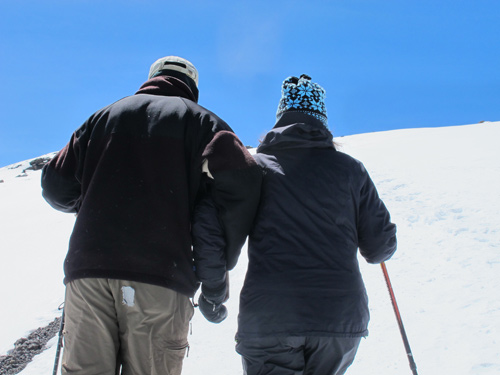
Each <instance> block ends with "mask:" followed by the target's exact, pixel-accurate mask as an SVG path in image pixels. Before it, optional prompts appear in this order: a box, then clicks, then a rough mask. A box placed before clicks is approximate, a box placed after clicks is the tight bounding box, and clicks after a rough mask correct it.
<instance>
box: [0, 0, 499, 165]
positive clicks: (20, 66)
mask: <svg viewBox="0 0 500 375" xmlns="http://www.w3.org/2000/svg"><path fill="white" fill-rule="evenodd" d="M499 20H500V1H498V0H490V1H483V0H469V1H461V0H454V1H448V0H433V1H428V0H364V1H361V0H359V1H358V0H328V1H326V0H307V1H305V0H303V1H294V0H287V1H283V0H266V1H260V0H253V1H238V0H232V1H226V0H219V1H210V0H197V1H194V0H193V1H191V0H178V1H152V0H151V1H148V0H122V1H106V0H94V1H92V0H87V1H82V0H71V1H68V0H59V1H54V0H45V1H41V0H40V1H25V0H2V1H1V2H0V88H1V91H0V167H1V166H5V165H8V164H12V163H14V162H17V161H21V160H25V159H29V158H33V157H36V156H40V155H42V154H45V153H49V152H52V151H57V150H59V149H60V148H62V147H63V146H64V145H65V144H66V142H67V141H68V140H69V138H70V136H71V133H72V132H73V131H74V130H75V129H76V128H77V127H79V126H80V125H81V124H82V123H83V122H84V121H85V120H86V119H87V118H88V117H89V116H90V115H91V114H92V113H93V112H95V111H96V110H98V109H100V108H102V107H104V106H106V105H108V104H110V103H111V102H114V101H115V100H117V99H120V98H122V97H124V96H127V95H130V94H133V93H134V92H135V91H136V90H137V89H138V88H139V86H140V85H141V84H142V83H143V82H144V81H145V80H146V78H147V73H148V70H149V67H150V65H151V64H152V63H153V62H154V61H155V60H156V59H157V58H159V57H162V56H166V55H179V56H182V57H185V58H187V59H188V60H191V61H192V62H193V63H194V65H195V66H196V67H197V68H198V71H199V73H200V84H199V88H200V101H199V102H200V104H201V105H203V106H205V107H207V108H209V109H210V110H212V111H214V112H215V113H216V114H218V115H219V116H220V117H221V118H223V119H224V120H226V121H227V122H228V123H229V125H231V127H232V128H233V129H234V130H235V132H236V133H237V134H238V136H239V137H240V138H241V139H242V141H243V143H245V144H246V145H250V146H256V145H257V144H258V139H259V138H260V137H261V136H262V135H263V134H264V133H265V132H266V131H267V130H269V129H270V128H272V126H273V124H274V120H275V113H276V108H277V105H278V101H279V98H280V85H281V82H282V81H283V79H285V78H286V77H288V76H290V75H300V74H302V73H307V74H309V75H310V76H312V78H313V80H314V81H316V82H318V83H320V84H321V85H322V86H323V87H324V88H325V89H326V92H327V99H326V100H327V110H328V116H329V125H330V128H331V130H332V131H333V133H334V134H335V135H336V136H342V135H350V134H359V133H366V132H374V131H382V130H390V129H400V128H410V127H411V128H414V127H435V126H449V125H462V124H471V123H476V122H479V121H484V120H489V121H498V120H500V22H499ZM422 146H423V150H425V145H422Z"/></svg>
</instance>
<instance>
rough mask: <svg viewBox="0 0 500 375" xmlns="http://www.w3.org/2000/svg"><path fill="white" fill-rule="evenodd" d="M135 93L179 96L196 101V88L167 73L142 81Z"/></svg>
mask: <svg viewBox="0 0 500 375" xmlns="http://www.w3.org/2000/svg"><path fill="white" fill-rule="evenodd" d="M136 94H151V95H163V96H180V97H182V98H185V99H189V100H192V101H193V102H195V103H198V89H197V88H196V87H191V86H190V85H188V84H187V83H186V82H184V81H183V80H182V79H180V78H177V77H174V76H173V75H172V76H167V75H162V76H158V77H154V78H151V79H150V80H148V81H146V82H144V84H143V85H142V86H141V87H140V89H139V91H137V92H136Z"/></svg>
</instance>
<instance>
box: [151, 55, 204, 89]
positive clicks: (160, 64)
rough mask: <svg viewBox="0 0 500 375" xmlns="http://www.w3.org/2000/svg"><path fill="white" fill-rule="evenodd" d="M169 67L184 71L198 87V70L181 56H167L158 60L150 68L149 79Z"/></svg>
mask: <svg viewBox="0 0 500 375" xmlns="http://www.w3.org/2000/svg"><path fill="white" fill-rule="evenodd" d="M165 69H169V70H175V71H177V72H181V73H184V74H185V75H187V76H188V77H189V78H191V79H192V80H193V81H194V83H195V84H196V87H198V71H197V70H196V68H195V67H194V65H193V64H191V63H190V62H189V61H188V60H186V59H183V58H182V57H179V56H166V57H162V58H161V59H158V60H156V61H155V62H154V63H153V65H151V68H150V69H149V76H148V79H151V78H153V77H154V76H155V75H156V74H157V73H158V72H160V71H162V70H165Z"/></svg>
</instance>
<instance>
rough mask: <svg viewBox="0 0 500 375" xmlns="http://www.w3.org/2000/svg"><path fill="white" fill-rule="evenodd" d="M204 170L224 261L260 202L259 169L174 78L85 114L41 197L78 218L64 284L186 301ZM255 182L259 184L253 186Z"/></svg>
mask: <svg viewBox="0 0 500 375" xmlns="http://www.w3.org/2000/svg"><path fill="white" fill-rule="evenodd" d="M204 160H207V161H208V166H209V169H210V172H211V173H212V175H213V176H214V180H213V181H212V180H210V182H211V184H212V185H213V188H212V189H211V190H212V191H213V194H214V200H215V202H216V204H217V205H218V208H219V210H220V211H221V212H223V213H222V214H221V222H222V224H223V226H224V229H225V233H226V242H227V246H228V252H229V253H230V254H233V255H232V256H233V257H236V258H237V256H238V255H239V251H240V249H241V246H242V245H243V243H244V241H245V238H246V235H247V234H248V231H249V228H250V225H251V219H250V220H247V221H245V220H244V219H241V220H238V219H237V218H236V219H235V213H239V212H250V216H253V213H254V212H255V208H256V206H257V202H258V196H259V186H260V180H259V178H260V170H259V167H258V166H257V165H256V164H255V161H254V160H253V158H252V157H251V155H250V154H249V153H248V152H247V151H246V149H245V147H244V146H243V145H242V144H241V142H240V141H239V140H238V138H237V137H236V136H235V135H234V134H233V133H232V130H231V128H230V127H229V126H228V125H227V124H226V123H225V122H224V121H222V120H221V119H220V118H219V117H217V116H216V115H215V114H213V113H212V112H210V111H208V110H207V109H205V108H203V107H201V106H200V105H198V104H197V103H196V96H195V95H193V93H192V91H191V89H189V87H188V86H187V85H186V84H185V83H183V82H182V81H181V80H179V79H177V78H175V77H169V76H160V77H156V78H153V79H151V80H149V81H147V82H146V83H145V84H144V85H143V86H142V87H141V89H140V90H139V91H138V92H137V93H136V94H135V95H133V96H129V97H126V98H124V99H122V100H119V101H117V102H116V103H114V104H112V105H110V106H108V107H106V108H104V109H102V110H100V111H98V112H96V113H95V114H94V115H92V116H91V117H90V118H89V119H88V120H87V121H86V122H85V123H84V124H83V125H82V126H81V127H80V128H79V129H78V130H77V131H76V132H75V133H74V134H73V136H72V137H71V140H70V142H69V143H68V145H66V147H65V148H64V149H62V150H61V151H60V152H59V153H58V154H57V155H56V156H55V158H54V159H53V160H52V161H51V162H50V163H49V164H48V165H46V166H45V168H44V170H43V174H42V188H43V196H44V198H45V199H46V200H47V201H48V202H49V203H50V204H51V205H52V206H53V207H54V208H56V209H58V210H60V211H63V212H74V213H78V215H77V218H76V222H75V226H74V229H73V233H72V235H71V239H70V244H69V250H68V254H67V257H66V259H65V262H64V271H65V283H67V282H70V281H71V280H74V279H79V278H88V277H91V278H96V277H99V278H101V277H102V278H113V279H122V280H132V281H139V282H144V283H148V284H154V285H159V286H163V287H167V288H170V289H173V290H176V291H178V292H180V293H183V294H185V295H188V296H192V295H193V294H194V293H195V291H196V289H197V288H198V280H197V278H196V275H195V273H194V270H193V268H194V264H193V255H192V250H191V242H192V240H191V219H192V214H193V212H194V207H195V205H196V203H197V199H198V197H199V196H200V193H201V192H202V191H206V190H207V188H206V187H205V182H204V181H205V180H204V178H203V175H202V162H203V161H204ZM256 176H257V178H255V177H256Z"/></svg>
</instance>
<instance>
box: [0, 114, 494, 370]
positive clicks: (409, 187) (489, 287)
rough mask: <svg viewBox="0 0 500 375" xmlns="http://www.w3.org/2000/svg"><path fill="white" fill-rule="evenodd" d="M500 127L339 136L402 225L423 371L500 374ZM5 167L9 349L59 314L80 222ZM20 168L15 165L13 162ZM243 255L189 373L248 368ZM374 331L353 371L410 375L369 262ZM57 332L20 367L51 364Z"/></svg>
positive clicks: (399, 281) (3, 321)
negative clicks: (239, 337) (243, 346)
mask: <svg viewBox="0 0 500 375" xmlns="http://www.w3.org/2000/svg"><path fill="white" fill-rule="evenodd" d="M498 139H500V122H492V123H488V122H487V123H481V124H474V125H467V126H455V127H445V128H429V129H422V128H421V129H406V130H397V131H387V132H380V133H369V134H360V135H354V136H349V137H342V138H337V139H336V141H337V142H338V143H339V144H340V147H341V150H342V151H344V152H346V153H348V154H350V155H352V156H354V157H356V158H358V159H360V160H361V161H363V163H364V164H365V166H366V168H367V169H368V171H369V172H370V174H371V176H372V178H373V180H374V181H375V183H376V185H377V187H378V190H379V193H380V195H381V196H382V198H383V199H384V201H385V203H386V205H387V206H388V208H389V210H390V211H391V214H392V219H393V221H394V222H395V223H396V224H397V225H398V240H399V247H398V251H397V253H396V254H395V256H394V257H393V259H391V260H390V261H388V262H387V268H388V270H389V274H390V276H391V280H392V284H393V287H394V291H395V293H396V298H397V301H398V304H399V308H400V311H401V314H402V318H403V322H404V324H405V328H406V332H407V334H408V338H409V341H410V345H411V348H412V351H413V354H414V358H415V361H416V363H417V367H418V371H419V373H420V374H426V375H442V374H454V375H493V374H499V373H500V292H499V291H498V286H499V285H500V276H499V275H500V219H499V212H500V199H499V189H500V149H499V147H498V145H497V143H498ZM19 164H21V166H20V167H18V168H15V169H12V167H13V166H9V167H4V168H1V169H0V180H3V181H4V182H3V183H0V285H1V289H0V290H1V292H0V300H1V304H2V305H1V309H0V355H2V354H5V352H6V351H7V350H9V349H11V348H12V345H13V343H14V342H15V341H16V340H17V339H18V338H20V337H22V336H25V335H27V334H28V333H29V332H30V331H31V330H34V329H35V328H37V327H39V326H41V325H45V324H47V323H49V322H50V321H52V320H53V318H54V317H55V316H57V315H58V314H59V312H58V310H57V307H58V306H59V304H60V303H61V302H62V301H63V297H64V286H63V285H62V278H63V275H62V262H63V259H64V256H65V252H66V247H67V242H68V238H69V235H70V233H71V228H72V225H73V222H74V217H72V216H71V215H67V214H62V213H59V212H56V211H54V210H52V209H51V208H50V207H49V206H48V205H47V204H46V203H45V202H44V201H43V199H42V198H41V196H40V187H39V186H40V183H39V180H40V171H27V173H26V174H27V176H25V177H16V176H17V175H20V174H21V172H22V170H23V168H25V167H26V166H27V165H28V162H27V161H26V162H22V163H19ZM14 166H15V165H14ZM246 262H247V259H246V254H245V250H244V251H243V255H242V257H241V260H240V262H239V264H238V266H237V267H236V269H235V270H234V271H232V273H231V293H232V297H231V299H230V301H229V302H228V308H229V312H230V316H229V317H228V319H227V320H226V321H224V322H223V323H221V324H219V325H214V324H211V323H208V322H206V321H205V320H204V318H203V317H202V316H201V314H200V313H199V312H196V314H195V317H194V318H193V321H192V335H191V336H190V337H189V340H190V344H191V348H190V352H189V356H188V358H186V359H185V361H184V374H188V375H195V374H200V373H205V374H206V373H209V374H221V375H224V374H241V373H242V371H241V363H240V358H239V356H238V355H237V354H236V353H235V352H234V340H233V337H234V333H235V331H236V318H237V312H238V294H239V290H240V289H241V285H242V283H243V278H244V275H245V268H246ZM360 264H361V269H362V272H363V275H364V280H365V284H366V287H367V289H368V295H369V297H370V311H371V317H372V318H371V322H370V327H369V328H370V336H369V337H368V338H367V339H366V340H362V343H361V346H360V349H359V351H358V356H357V358H356V361H355V363H354V364H353V366H351V368H350V369H349V371H348V372H347V373H348V374H349V375H369V374H384V375H396V374H397V375H400V374H411V371H410V369H409V366H408V361H407V358H406V354H405V351H404V347H403V343H402V340H401V337H400V334H399V330H398V327H397V323H396V319H395V317H394V312H393V310H392V305H391V303H390V299H389V296H388V293H387V289H386V286H385V282H384V279H383V275H382V272H381V270H380V267H379V266H374V265H368V264H367V263H366V262H365V261H364V260H363V259H360ZM54 344H55V339H53V340H51V341H50V342H49V346H50V348H49V349H48V350H46V351H45V352H44V353H42V354H41V355H39V356H37V357H36V358H35V360H34V361H33V362H32V363H31V364H30V365H29V366H28V367H27V368H26V369H25V370H24V371H23V372H22V374H23V375H29V374H41V373H49V371H52V366H53V361H54V353H55V345H54Z"/></svg>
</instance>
